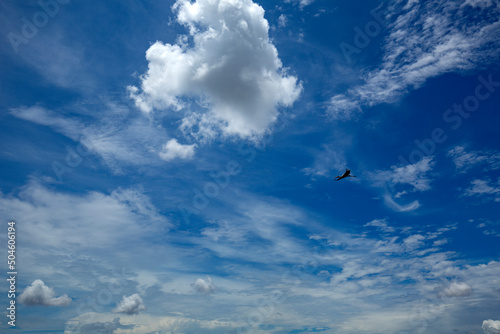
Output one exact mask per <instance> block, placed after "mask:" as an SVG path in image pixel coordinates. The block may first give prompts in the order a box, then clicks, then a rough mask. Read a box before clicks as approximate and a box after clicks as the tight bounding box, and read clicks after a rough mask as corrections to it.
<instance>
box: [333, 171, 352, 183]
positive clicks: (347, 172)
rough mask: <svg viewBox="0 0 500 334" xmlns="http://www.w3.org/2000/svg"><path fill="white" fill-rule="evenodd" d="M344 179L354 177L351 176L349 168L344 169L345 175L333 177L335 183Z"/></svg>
mask: <svg viewBox="0 0 500 334" xmlns="http://www.w3.org/2000/svg"><path fill="white" fill-rule="evenodd" d="M346 177H356V176H354V175H351V170H350V169H349V168H346V169H345V173H344V174H343V175H342V176H335V181H338V180H342V179H343V178H346Z"/></svg>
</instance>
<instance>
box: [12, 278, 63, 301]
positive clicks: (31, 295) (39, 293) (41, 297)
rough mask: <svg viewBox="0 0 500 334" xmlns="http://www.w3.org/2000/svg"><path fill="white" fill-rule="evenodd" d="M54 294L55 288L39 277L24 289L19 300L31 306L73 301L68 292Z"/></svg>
mask: <svg viewBox="0 0 500 334" xmlns="http://www.w3.org/2000/svg"><path fill="white" fill-rule="evenodd" d="M54 296H55V292H54V290H53V289H52V288H49V287H48V286H46V285H45V283H43V281H42V280H39V279H37V280H35V281H33V283H31V285H30V286H28V287H27V288H26V289H25V290H24V291H23V293H22V294H21V295H20V296H19V299H18V300H19V302H20V303H21V304H24V305H29V306H67V305H69V303H71V298H70V297H68V295H66V294H65V295H62V296H60V297H54Z"/></svg>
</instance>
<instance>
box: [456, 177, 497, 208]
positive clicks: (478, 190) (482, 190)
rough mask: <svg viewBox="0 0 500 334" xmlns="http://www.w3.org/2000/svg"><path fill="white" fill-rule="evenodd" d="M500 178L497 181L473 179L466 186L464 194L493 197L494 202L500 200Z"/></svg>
mask: <svg viewBox="0 0 500 334" xmlns="http://www.w3.org/2000/svg"><path fill="white" fill-rule="evenodd" d="M498 194H500V180H498V181H497V183H496V184H495V183H491V180H488V179H485V180H482V179H475V180H472V181H471V187H469V188H467V189H466V190H465V192H464V196H479V197H486V198H494V200H495V202H500V197H499V196H498Z"/></svg>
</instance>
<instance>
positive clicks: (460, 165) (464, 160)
mask: <svg viewBox="0 0 500 334" xmlns="http://www.w3.org/2000/svg"><path fill="white" fill-rule="evenodd" d="M447 155H448V156H449V157H451V158H452V159H453V162H454V163H455V166H456V168H457V170H458V171H459V172H460V173H465V172H466V171H468V170H469V169H471V168H473V167H476V166H479V165H486V166H485V169H486V170H496V169H499V168H500V153H498V152H496V151H492V152H483V151H466V150H465V148H464V147H463V146H455V147H454V148H453V149H451V150H450V151H448V154H447Z"/></svg>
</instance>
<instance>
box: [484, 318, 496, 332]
mask: <svg viewBox="0 0 500 334" xmlns="http://www.w3.org/2000/svg"><path fill="white" fill-rule="evenodd" d="M483 331H484V332H485V333H486V334H500V320H491V319H489V320H484V321H483Z"/></svg>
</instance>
